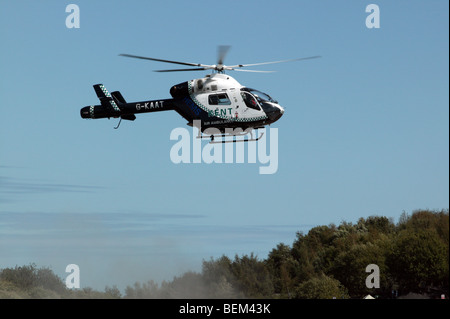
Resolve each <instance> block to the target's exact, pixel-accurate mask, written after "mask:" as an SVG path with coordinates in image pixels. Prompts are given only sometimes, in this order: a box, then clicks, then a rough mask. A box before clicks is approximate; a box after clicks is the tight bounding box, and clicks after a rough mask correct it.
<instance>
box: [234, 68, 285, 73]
mask: <svg viewBox="0 0 450 319" xmlns="http://www.w3.org/2000/svg"><path fill="white" fill-rule="evenodd" d="M230 70H233V71H239V72H255V73H274V72H277V71H257V70H241V69H230Z"/></svg>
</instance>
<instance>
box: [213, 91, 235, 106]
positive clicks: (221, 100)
mask: <svg viewBox="0 0 450 319" xmlns="http://www.w3.org/2000/svg"><path fill="white" fill-rule="evenodd" d="M208 103H209V105H231V101H230V99H229V98H228V95H227V94H226V93H221V94H211V95H209V96H208Z"/></svg>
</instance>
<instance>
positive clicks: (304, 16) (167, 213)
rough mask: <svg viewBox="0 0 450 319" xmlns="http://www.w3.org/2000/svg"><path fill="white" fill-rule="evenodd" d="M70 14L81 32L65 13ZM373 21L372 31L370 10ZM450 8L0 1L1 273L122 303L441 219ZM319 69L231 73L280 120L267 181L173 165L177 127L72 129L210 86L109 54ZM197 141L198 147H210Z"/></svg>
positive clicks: (165, 119)
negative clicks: (329, 237)
mask: <svg viewBox="0 0 450 319" xmlns="http://www.w3.org/2000/svg"><path fill="white" fill-rule="evenodd" d="M70 3H76V4H77V5H78V6H79V8H80V28H79V29H68V28H66V25H65V20H66V17H67V16H68V15H69V13H66V12H65V8H66V6H67V5H68V4H70ZM370 3H376V4H377V5H378V6H379V8H380V23H381V28H380V29H368V28H367V27H366V25H365V20H366V17H367V15H368V13H366V12H365V8H366V6H367V5H368V4H370ZM448 11H449V8H448V2H447V1H441V0H436V1H373V2H369V1H367V2H364V1H249V0H245V1H228V2H217V1H191V2H189V1H171V2H170V3H168V2H167V1H127V2H125V1H122V2H110V1H76V2H75V1H74V2H64V1H39V2H38V1H2V2H1V4H0V38H1V40H2V41H1V42H2V44H1V47H0V72H1V75H2V76H1V77H0V98H1V102H2V103H1V110H2V116H1V117H0V267H2V268H3V267H14V266H15V265H24V264H28V263H32V262H34V263H36V264H37V265H38V266H49V267H51V268H52V269H53V270H54V271H55V272H56V273H58V274H61V276H65V273H64V270H65V266H66V265H68V264H71V263H75V264H78V265H79V266H80V272H81V285H82V286H91V287H94V288H97V289H103V288H104V287H105V286H106V285H110V286H111V285H118V286H119V287H120V288H124V287H125V286H126V285H128V284H130V285H131V284H133V283H134V282H135V281H141V282H143V281H146V280H149V279H153V280H156V281H161V280H171V279H172V277H173V276H175V275H180V274H182V273H184V272H186V271H189V270H193V271H200V269H201V262H202V260H203V259H206V260H209V258H210V257H214V258H216V257H219V256H221V255H222V254H225V255H228V256H231V257H232V256H234V254H239V255H242V254H250V253H251V252H254V253H256V254H257V255H258V256H259V257H260V258H265V257H266V256H267V254H268V252H269V251H270V250H271V249H272V248H274V247H275V246H276V245H277V244H278V243H280V242H284V243H286V244H292V242H293V240H294V239H295V232H296V231H303V232H307V231H308V230H309V229H310V228H311V227H313V226H316V225H328V224H330V223H336V224H339V223H340V222H341V221H344V220H345V221H348V222H356V221H357V219H358V218H359V217H368V216H371V215H383V216H388V217H392V218H393V219H394V221H397V220H398V217H399V216H400V214H401V213H402V212H403V211H405V212H407V213H411V212H412V211H413V210H415V209H422V208H423V209H447V208H448V207H449V197H448V194H449V148H448V145H449V140H448V136H449V122H448V121H449V120H448V119H449V112H448V109H449V108H448V105H449V93H448V86H449V74H448V70H449V65H448V61H449V43H448V37H449V32H448V25H449V20H448ZM222 44H226V45H231V46H232V48H231V50H230V51H229V54H228V55H227V57H226V61H225V63H226V64H229V65H233V64H248V63H257V62H265V61H273V60H282V59H291V58H297V57H305V56H314V55H321V56H322V58H321V59H316V60H307V61H301V62H294V63H286V64H278V65H268V66H265V68H263V67H260V68H259V69H262V70H275V71H277V72H276V73H271V74H253V73H243V72H242V73H238V72H235V73H232V74H230V75H232V76H233V77H235V78H236V79H237V80H238V81H239V82H240V83H241V84H244V85H247V86H249V87H253V88H256V89H259V90H261V91H264V92H267V93H269V94H270V95H272V96H273V97H274V98H276V99H277V100H278V101H279V102H280V104H281V105H282V106H284V107H286V112H285V114H284V116H283V117H282V118H281V119H280V120H279V121H278V122H277V123H276V124H274V125H273V127H276V128H278V139H279V144H278V150H279V153H278V158H279V164H278V171H277V172H276V174H273V175H260V174H259V173H258V172H259V166H260V164H259V163H256V164H252V163H244V164H215V163H213V164H205V163H201V164H179V165H176V164H174V163H172V161H171V160H170V149H171V148H172V146H173V145H174V144H175V141H171V140H170V138H169V137H170V133H171V131H172V130H173V129H175V128H178V127H184V128H188V127H187V126H185V124H186V121H185V120H184V119H182V118H181V117H180V116H179V115H178V114H176V113H175V112H163V113H154V114H146V115H145V114H144V115H138V117H137V119H136V121H134V122H128V121H124V122H122V124H121V127H120V129H118V130H114V129H113V127H114V126H115V125H116V124H117V120H107V119H102V120H83V119H81V118H80V114H79V110H80V108H82V107H83V106H86V105H92V104H98V100H97V97H96V95H95V92H94V90H93V89H92V85H93V84H96V83H103V84H104V85H105V86H106V88H107V89H109V90H110V92H112V91H115V90H120V91H121V93H122V95H123V96H124V97H125V99H127V100H129V101H142V100H147V99H163V98H169V97H170V95H169V89H170V87H171V86H172V85H174V84H177V83H180V82H184V81H186V80H190V79H194V78H198V77H201V76H203V75H204V74H205V73H203V72H197V73H194V72H193V73H168V74H161V73H154V72H152V71H153V70H155V69H164V68H170V65H165V64H161V63H157V62H151V61H142V60H134V59H129V58H124V57H120V56H118V54H120V53H129V54H136V55H144V56H150V57H155V58H162V59H171V60H181V61H188V62H198V63H205V64H214V63H215V62H216V61H215V59H216V48H217V46H218V45H222ZM205 143H206V142H205Z"/></svg>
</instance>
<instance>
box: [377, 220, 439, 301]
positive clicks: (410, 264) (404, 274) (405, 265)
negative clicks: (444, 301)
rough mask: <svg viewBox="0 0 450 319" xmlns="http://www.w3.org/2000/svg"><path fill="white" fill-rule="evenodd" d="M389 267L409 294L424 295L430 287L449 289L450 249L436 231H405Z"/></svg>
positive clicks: (395, 247)
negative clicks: (422, 293) (425, 289)
mask: <svg viewBox="0 0 450 319" xmlns="http://www.w3.org/2000/svg"><path fill="white" fill-rule="evenodd" d="M386 263H387V265H388V267H389V269H390V272H391V274H392V275H393V276H394V278H395V279H396V280H397V282H398V283H399V285H400V287H401V288H402V289H404V290H406V291H414V292H420V291H421V290H423V289H424V288H425V287H427V286H430V285H440V286H442V285H443V286H447V287H448V282H447V283H445V280H446V278H447V279H448V245H447V247H446V245H445V244H444V243H443V242H442V241H441V239H440V238H439V236H438V234H437V233H436V232H435V231H430V230H417V231H409V230H408V229H405V230H403V231H401V232H400V234H399V235H398V237H397V238H396V239H395V242H394V244H393V247H392V250H391V253H390V254H389V255H388V257H387V260H386Z"/></svg>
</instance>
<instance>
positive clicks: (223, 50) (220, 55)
mask: <svg viewBox="0 0 450 319" xmlns="http://www.w3.org/2000/svg"><path fill="white" fill-rule="evenodd" d="M230 48H231V46H229V45H220V46H218V47H217V64H218V65H223V60H225V56H226V55H227V53H228V51H229V50H230Z"/></svg>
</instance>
